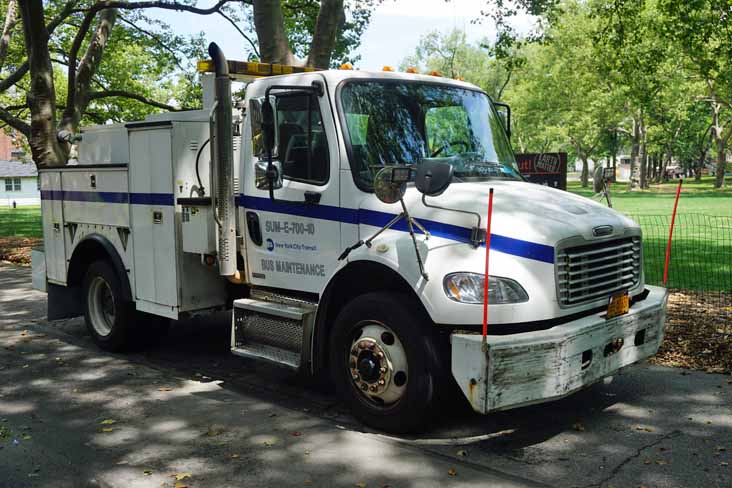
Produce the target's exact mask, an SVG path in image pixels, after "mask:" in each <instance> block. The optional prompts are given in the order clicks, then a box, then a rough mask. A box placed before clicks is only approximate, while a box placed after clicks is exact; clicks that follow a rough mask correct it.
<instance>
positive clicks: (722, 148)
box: [714, 137, 727, 188]
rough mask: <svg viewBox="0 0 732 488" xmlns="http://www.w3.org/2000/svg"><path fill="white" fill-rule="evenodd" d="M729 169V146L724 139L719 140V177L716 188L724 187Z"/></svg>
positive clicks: (715, 179)
mask: <svg viewBox="0 0 732 488" xmlns="http://www.w3.org/2000/svg"><path fill="white" fill-rule="evenodd" d="M726 169H727V144H726V142H725V141H724V139H723V138H721V137H720V138H719V140H717V175H716V177H715V178H714V188H722V187H723V186H724V175H725V170H726Z"/></svg>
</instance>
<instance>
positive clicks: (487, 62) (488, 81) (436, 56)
mask: <svg viewBox="0 0 732 488" xmlns="http://www.w3.org/2000/svg"><path fill="white" fill-rule="evenodd" d="M519 64H520V63H519V61H516V60H511V64H510V66H507V65H508V62H503V61H500V60H498V59H496V58H495V56H494V55H493V54H492V52H491V45H490V43H489V41H488V40H483V41H482V42H480V43H479V44H477V45H472V44H470V43H468V41H467V39H466V36H465V32H464V31H462V30H458V29H455V30H453V31H452V32H450V33H449V34H441V33H440V32H438V31H434V32H431V33H429V34H427V35H425V36H423V37H422V39H420V42H419V44H418V45H417V47H416V48H415V51H414V53H413V54H411V55H410V56H407V57H406V58H405V59H404V60H403V61H402V62H401V64H400V69H401V70H403V71H406V70H407V69H409V68H416V69H417V70H419V71H422V72H438V73H440V74H442V75H443V76H447V77H450V78H459V79H465V80H466V81H468V82H470V83H474V84H476V85H478V86H479V87H481V88H482V89H483V90H485V91H486V92H487V93H488V94H489V95H490V96H491V97H492V98H493V99H494V100H501V99H502V97H503V92H504V90H505V88H506V86H507V85H508V83H509V81H510V79H511V73H512V72H513V70H514V69H515V68H516V67H517V66H518V65H519Z"/></svg>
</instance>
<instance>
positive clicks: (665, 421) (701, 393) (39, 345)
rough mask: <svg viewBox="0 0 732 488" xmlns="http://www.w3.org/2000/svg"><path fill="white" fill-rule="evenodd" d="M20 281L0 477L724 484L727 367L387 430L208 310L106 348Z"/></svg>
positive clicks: (5, 480) (2, 325) (657, 370)
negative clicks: (243, 352) (238, 352)
mask: <svg viewBox="0 0 732 488" xmlns="http://www.w3.org/2000/svg"><path fill="white" fill-rule="evenodd" d="M29 282H30V273H29V269H28V268H18V267H12V266H7V265H2V264H0V487H3V488H4V487H6V486H8V487H25V486H31V487H36V486H37V487H46V486H48V487H51V486H53V487H66V486H69V487H72V486H73V487H83V486H103V487H118V486H120V487H121V486H124V487H138V486H139V487H160V486H169V487H173V486H174V483H175V482H176V480H175V478H173V477H171V476H170V475H171V474H175V473H177V474H179V475H181V476H185V475H188V474H190V477H185V478H184V479H182V480H180V481H179V483H183V484H185V485H187V486H189V487H191V488H193V487H221V486H278V487H279V486H344V487H352V486H362V485H361V484H362V483H365V486H368V487H383V486H387V485H388V486H391V487H425V486H494V487H504V486H505V487H530V486H542V485H543V486H547V485H548V486H556V487H605V488H609V487H616V488H620V487H639V486H642V485H645V486H647V487H649V488H650V487H697V486H700V487H701V486H703V487H725V488H729V487H730V486H732V466H730V465H729V464H732V412H731V411H730V401H731V400H732V384H731V383H732V378H731V377H730V376H724V375H712V374H704V373H699V372H687V371H683V370H678V369H671V368H662V367H654V366H648V365H642V366H637V367H635V368H632V369H630V370H628V371H627V372H626V373H625V374H623V375H620V376H617V377H615V378H613V380H612V381H608V382H605V383H603V384H599V385H596V386H595V387H592V388H590V389H588V390H586V391H584V392H581V393H579V394H577V395H574V396H572V397H570V398H568V399H565V400H562V401H559V402H554V403H551V404H546V405H539V406H534V407H527V408H523V409H519V410H515V411H512V412H505V413H501V414H495V415H490V416H486V417H483V416H478V415H474V414H472V413H470V412H469V411H467V410H465V409H461V408H460V407H456V408H454V409H453V411H451V412H450V413H449V414H448V415H446V416H445V418H444V419H443V420H442V421H441V422H440V424H438V425H436V426H434V427H433V428H432V430H431V431H429V432H427V433H425V434H424V435H422V436H420V437H418V438H404V437H402V438H395V437H389V436H385V435H382V434H379V433H377V432H372V431H368V430H366V429H364V428H363V427H362V426H360V425H359V424H358V423H357V422H355V421H354V420H353V419H352V418H351V417H350V416H349V415H348V414H347V412H344V411H343V409H342V408H341V406H340V404H339V402H338V401H337V399H335V398H334V397H332V396H331V395H329V394H328V393H327V392H323V391H319V390H317V389H315V388H314V387H312V386H308V385H306V384H304V382H303V381H302V380H301V379H299V378H298V377H296V376H295V375H293V374H291V373H289V372H286V371H282V370H280V369H278V368H273V367H268V366H263V365H260V364H257V363H254V362H250V361H247V360H244V359H242V358H237V357H234V356H231V355H230V354H229V353H228V343H227V341H228V330H227V318H226V316H225V315H222V316H219V317H217V318H216V319H215V320H205V321H204V320H202V319H199V320H191V321H187V322H181V323H178V324H176V325H175V327H174V328H173V330H172V332H171V335H170V337H169V338H168V339H167V340H166V342H165V343H164V344H163V345H161V346H159V347H157V348H155V349H153V350H150V351H147V352H145V353H136V354H131V355H126V356H121V355H113V354H108V353H105V352H101V351H99V350H98V349H96V348H95V347H94V345H93V344H92V343H91V340H90V338H89V337H88V336H87V334H86V331H85V329H84V326H83V323H82V321H81V320H79V319H73V320H68V321H57V322H53V323H48V322H46V321H45V320H44V319H43V316H44V312H45V296H44V295H43V294H40V293H37V292H34V291H31V290H29V286H28V283H29ZM105 420H114V421H115V422H114V423H108V424H104V423H103V422H104V421H105ZM109 429H111V430H109ZM453 470H454V471H453ZM453 474H454V475H453Z"/></svg>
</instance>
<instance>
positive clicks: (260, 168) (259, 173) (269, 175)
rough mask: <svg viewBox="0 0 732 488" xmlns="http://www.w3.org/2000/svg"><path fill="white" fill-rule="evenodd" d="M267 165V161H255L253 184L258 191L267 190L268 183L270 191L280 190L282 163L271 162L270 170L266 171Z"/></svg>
mask: <svg viewBox="0 0 732 488" xmlns="http://www.w3.org/2000/svg"><path fill="white" fill-rule="evenodd" d="M268 167H269V163H268V162H267V161H257V162H256V164H255V165H254V184H255V185H256V187H257V189H258V190H269V189H270V183H271V184H272V187H271V188H272V189H273V190H277V189H280V188H282V163H280V162H279V161H272V170H271V171H270V172H268V171H267V168H268Z"/></svg>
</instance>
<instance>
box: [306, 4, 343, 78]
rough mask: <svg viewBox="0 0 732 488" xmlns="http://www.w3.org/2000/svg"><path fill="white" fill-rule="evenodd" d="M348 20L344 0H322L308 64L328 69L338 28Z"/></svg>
mask: <svg viewBox="0 0 732 488" xmlns="http://www.w3.org/2000/svg"><path fill="white" fill-rule="evenodd" d="M345 20H346V14H345V12H344V10H343V0H321V2H320V10H319V11H318V19H317V21H316V22H315V33H314V34H313V40H312V42H311V43H310V53H309V54H308V60H307V65H308V66H314V67H316V68H323V69H327V68H328V67H330V55H331V53H332V52H333V47H334V46H335V42H336V36H337V35H338V30H339V29H340V28H341V26H342V25H343V23H344V22H345Z"/></svg>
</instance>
